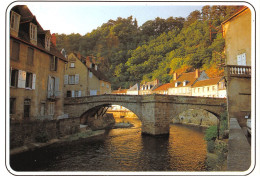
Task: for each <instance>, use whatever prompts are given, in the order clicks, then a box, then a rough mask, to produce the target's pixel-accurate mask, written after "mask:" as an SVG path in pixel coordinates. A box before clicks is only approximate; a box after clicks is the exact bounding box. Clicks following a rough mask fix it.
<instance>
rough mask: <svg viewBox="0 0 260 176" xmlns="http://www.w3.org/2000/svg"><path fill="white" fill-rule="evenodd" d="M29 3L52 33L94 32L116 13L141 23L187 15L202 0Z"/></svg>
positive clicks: (45, 27)
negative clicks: (181, 0) (183, 1)
mask: <svg viewBox="0 0 260 176" xmlns="http://www.w3.org/2000/svg"><path fill="white" fill-rule="evenodd" d="M27 5H28V7H29V9H30V10H31V12H32V13H33V14H34V15H35V16H36V18H37V20H38V22H39V23H40V24H41V26H42V27H43V29H45V30H51V33H59V34H61V33H65V34H71V33H80V34H81V35H85V34H86V33H89V32H91V31H92V30H93V29H96V28H97V27H99V26H101V25H102V24H103V23H106V22H107V21H108V20H110V19H112V20H116V19H117V17H122V18H127V17H129V16H131V15H132V16H133V18H136V19H137V22H138V26H141V25H142V24H143V23H144V22H146V21H147V20H153V19H155V18H156V17H160V18H164V19H167V18H168V17H170V16H173V17H184V18H186V17H187V16H188V15H189V14H190V12H192V11H194V10H201V8H202V5H201V3H200V4H199V3H196V4H193V5H190V4H177V3H161V2H160V3H151V2H150V3H133V2H130V3H129V2H128V3H127V2H121V3H111V2H110V3H104V2H97V3H90V2H81V3H74V2H73V3H72V2H69V3H65V2H56V3H54V2H48V3H46V2H44V3H40V2H31V3H27Z"/></svg>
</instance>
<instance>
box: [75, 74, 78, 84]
mask: <svg viewBox="0 0 260 176" xmlns="http://www.w3.org/2000/svg"><path fill="white" fill-rule="evenodd" d="M78 83H79V74H76V75H75V84H78Z"/></svg>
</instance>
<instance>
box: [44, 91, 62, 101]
mask: <svg viewBox="0 0 260 176" xmlns="http://www.w3.org/2000/svg"><path fill="white" fill-rule="evenodd" d="M47 93H48V94H47V98H49V99H58V98H61V95H62V93H61V91H53V90H50V91H47Z"/></svg>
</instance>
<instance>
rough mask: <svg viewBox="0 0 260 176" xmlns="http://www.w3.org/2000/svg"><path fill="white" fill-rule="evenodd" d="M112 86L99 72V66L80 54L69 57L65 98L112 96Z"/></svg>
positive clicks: (65, 81) (65, 75) (66, 69)
mask: <svg viewBox="0 0 260 176" xmlns="http://www.w3.org/2000/svg"><path fill="white" fill-rule="evenodd" d="M110 93H111V84H110V83H109V81H108V80H107V78H106V77H105V76H104V75H103V74H102V73H101V72H100V71H99V70H98V66H97V65H96V64H94V63H92V62H91V61H90V59H89V58H84V57H82V56H81V55H80V54H76V53H71V54H69V55H68V64H66V66H65V74H64V94H65V97H83V96H89V95H100V94H110Z"/></svg>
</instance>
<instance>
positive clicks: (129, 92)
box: [126, 83, 140, 95]
mask: <svg viewBox="0 0 260 176" xmlns="http://www.w3.org/2000/svg"><path fill="white" fill-rule="evenodd" d="M139 89H140V88H139V83H136V84H135V85H133V86H132V87H130V88H129V89H128V90H127V92H126V94H127V95H139Z"/></svg>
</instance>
